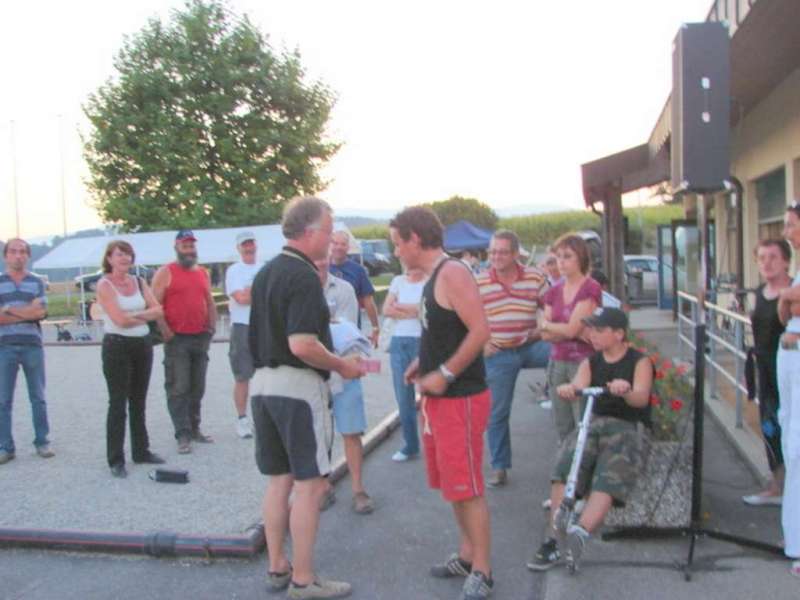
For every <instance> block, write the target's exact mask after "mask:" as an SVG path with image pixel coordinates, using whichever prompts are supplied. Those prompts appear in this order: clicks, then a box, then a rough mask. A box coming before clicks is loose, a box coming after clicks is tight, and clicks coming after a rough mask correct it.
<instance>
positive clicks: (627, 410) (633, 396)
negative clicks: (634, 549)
mask: <svg viewBox="0 0 800 600" xmlns="http://www.w3.org/2000/svg"><path fill="white" fill-rule="evenodd" d="M584 322H585V323H586V325H588V326H589V329H588V331H589V340H590V341H591V343H592V345H593V346H594V349H595V350H596V352H595V354H593V355H592V356H590V357H589V358H587V359H585V360H584V361H583V362H582V363H581V364H580V366H579V367H578V372H577V373H576V374H575V377H574V378H573V380H572V383H567V384H564V385H560V386H559V387H558V395H559V396H560V397H561V398H563V399H565V400H570V401H575V400H577V399H578V398H579V397H580V390H582V389H584V388H588V387H590V386H591V387H602V388H605V390H606V392H605V393H604V394H602V395H600V396H598V397H596V398H595V401H594V405H593V409H592V420H591V425H590V426H589V429H588V437H587V438H586V444H585V446H584V449H583V455H582V456H578V458H577V460H578V461H580V462H579V464H580V469H579V470H578V481H577V487H576V496H577V497H578V498H582V497H586V496H587V495H588V499H587V500H586V504H585V506H584V508H583V511H582V513H581V515H580V519H579V520H578V522H577V523H575V522H572V523H569V524H568V526H566V528H565V529H566V531H562V532H561V534H562V536H561V537H562V542H563V543H562V544H559V543H558V542H557V541H556V535H557V534H558V533H559V531H558V530H557V529H556V523H557V522H558V516H559V515H558V510H553V511H552V514H551V523H550V525H551V535H550V536H548V537H547V539H545V540H544V542H543V543H542V545H541V546H540V547H539V549H538V550H537V552H536V553H535V554H534V556H533V558H532V559H531V560H530V562H528V563H527V567H528V568H529V569H531V570H534V571H544V570H546V569H549V568H550V567H552V566H553V565H555V564H557V563H558V562H559V561H560V560H561V558H562V554H563V557H564V558H565V559H566V560H567V564H568V566H569V567H570V570H571V571H574V570H576V569H577V566H578V562H579V560H580V557H581V554H582V552H583V548H584V546H585V545H586V541H587V540H588V539H589V536H590V534H591V533H592V532H594V531H595V530H596V529H597V528H598V527H599V526H600V525H602V523H603V520H604V519H605V517H606V515H607V514H608V511H609V510H610V509H611V507H612V506H623V505H624V504H625V500H626V498H627V496H628V494H629V493H630V491H631V489H632V488H633V486H634V483H635V482H636V476H637V472H636V465H637V450H638V431H637V424H638V423H643V424H644V425H645V426H647V427H650V403H649V402H650V390H651V388H652V385H653V364H652V363H651V362H650V360H649V359H648V358H647V357H646V356H644V355H643V354H642V353H641V352H638V351H637V350H634V349H633V348H631V347H630V345H629V344H628V342H627V341H626V335H627V330H628V317H627V316H626V315H625V313H624V312H622V311H621V310H619V309H617V308H598V309H597V310H596V311H595V312H594V314H593V315H592V316H590V317H587V318H586V319H584ZM577 438H578V431H573V432H572V434H571V435H570V437H568V438H567V439H566V440H564V444H563V445H562V447H561V450H560V452H559V456H558V461H557V464H556V468H555V471H554V472H553V478H552V482H553V483H552V487H551V491H550V498H551V506H552V507H553V508H554V509H556V508H557V507H561V502H562V500H563V499H564V489H565V483H566V481H567V476H568V474H569V471H570V467H571V466H572V462H573V458H574V454H575V445H576V440H577ZM559 510H562V509H561V508H559ZM562 516H563V515H562ZM562 529H563V528H562ZM563 534H566V536H565V537H564V535H563ZM559 545H561V547H560V548H559Z"/></svg>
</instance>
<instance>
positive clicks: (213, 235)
mask: <svg viewBox="0 0 800 600" xmlns="http://www.w3.org/2000/svg"><path fill="white" fill-rule="evenodd" d="M333 228H334V230H335V231H346V232H347V233H348V234H350V254H361V247H360V245H359V244H358V243H357V242H356V241H355V238H354V237H353V234H352V233H351V232H350V229H348V227H347V225H345V224H344V223H342V222H340V221H336V222H334V224H333ZM192 231H193V232H194V235H195V237H196V238H197V259H198V261H199V262H200V264H213V263H234V262H236V261H237V260H239V253H238V251H237V250H236V236H237V235H238V234H239V233H240V232H242V231H250V232H252V233H253V234H254V235H255V236H256V242H257V243H258V260H260V261H267V260H269V259H271V258H272V257H273V256H275V255H276V254H278V252H280V251H281V248H282V247H283V246H284V245H285V244H286V238H285V237H283V233H282V232H281V226H280V225H255V226H252V227H227V228H222V229H193V230H192ZM177 233H178V230H177V229H173V230H172V231H153V232H150V233H124V234H117V235H101V236H96V237H87V238H73V239H71V240H66V241H65V242H62V243H61V244H59V245H58V246H56V247H55V248H53V249H52V250H51V251H50V252H48V253H47V254H45V255H44V256H43V257H42V258H40V259H39V260H37V261H36V262H35V263H34V264H33V269H34V270H35V271H41V270H44V269H80V272H81V274H83V271H84V269H90V270H92V271H93V270H96V269H99V268H100V263H101V262H102V260H103V253H104V252H105V249H106V246H107V245H108V243H109V242H110V241H111V240H125V241H126V242H128V243H129V244H130V245H131V246H133V251H134V252H135V253H136V263H137V264H139V265H149V266H160V265H165V264H167V263H169V262H172V261H173V260H175V249H174V247H175V236H176V235H177ZM67 289H68V290H69V288H67ZM67 293H68V294H69V291H68V292H67ZM85 293H86V292H85V289H84V286H80V295H81V306H86V296H85Z"/></svg>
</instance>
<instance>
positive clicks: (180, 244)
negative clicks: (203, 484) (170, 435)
mask: <svg viewBox="0 0 800 600" xmlns="http://www.w3.org/2000/svg"><path fill="white" fill-rule="evenodd" d="M196 241H197V239H196V238H195V237H194V233H192V231H191V230H189V229H181V230H180V231H179V232H178V235H177V236H175V255H176V257H177V260H176V261H175V262H172V263H170V264H168V265H164V266H163V267H161V268H160V269H159V270H158V271H156V274H155V277H153V294H154V295H155V297H156V299H157V300H158V302H159V303H161V306H163V307H164V318H163V319H162V320H160V321H159V323H158V326H159V329H160V330H161V335H162V336H163V337H164V387H165V389H166V391H167V407H168V409H169V414H170V417H171V418H172V424H173V426H174V427H175V439H176V440H177V441H178V453H179V454H189V453H190V452H191V451H192V442H199V443H204V444H208V443H211V442H213V440H212V439H211V437H210V436H207V435H204V434H203V432H202V431H200V403H201V401H202V399H203V394H204V393H205V387H206V369H207V367H208V347H209V344H210V343H211V338H212V337H214V331H215V329H216V323H217V309H216V306H215V305H214V298H213V297H212V296H211V284H210V281H209V278H208V273H207V272H206V270H205V269H203V268H201V267H200V266H198V264H197V248H196V246H195V242H196Z"/></svg>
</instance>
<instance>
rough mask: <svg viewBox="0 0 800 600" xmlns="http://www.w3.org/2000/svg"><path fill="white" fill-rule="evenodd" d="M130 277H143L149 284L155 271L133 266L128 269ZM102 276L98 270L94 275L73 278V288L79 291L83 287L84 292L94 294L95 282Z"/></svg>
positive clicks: (100, 270) (101, 272)
mask: <svg viewBox="0 0 800 600" xmlns="http://www.w3.org/2000/svg"><path fill="white" fill-rule="evenodd" d="M129 272H130V274H131V275H137V274H138V275H139V277H144V278H145V280H146V281H147V283H150V282H151V281H152V279H153V275H155V273H156V272H155V269H151V268H150V267H144V266H141V265H134V266H133V267H131V268H130V271H129ZM102 276H103V270H102V269H98V270H97V271H95V272H94V273H88V274H86V275H78V276H77V277H76V278H75V287H76V288H78V289H79V290H80V289H81V286H83V291H84V292H94V291H96V290H97V282H98V281H100V278H101V277H102Z"/></svg>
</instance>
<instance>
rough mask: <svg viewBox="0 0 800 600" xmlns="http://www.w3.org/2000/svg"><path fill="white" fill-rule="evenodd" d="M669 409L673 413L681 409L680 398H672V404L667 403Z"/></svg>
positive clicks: (681, 402)
mask: <svg viewBox="0 0 800 600" xmlns="http://www.w3.org/2000/svg"><path fill="white" fill-rule="evenodd" d="M669 407H670V408H671V409H672V410H674V411H675V412H678V411H679V410H680V409H682V408H683V400H681V399H680V398H673V399H672V402H670V403H669Z"/></svg>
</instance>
